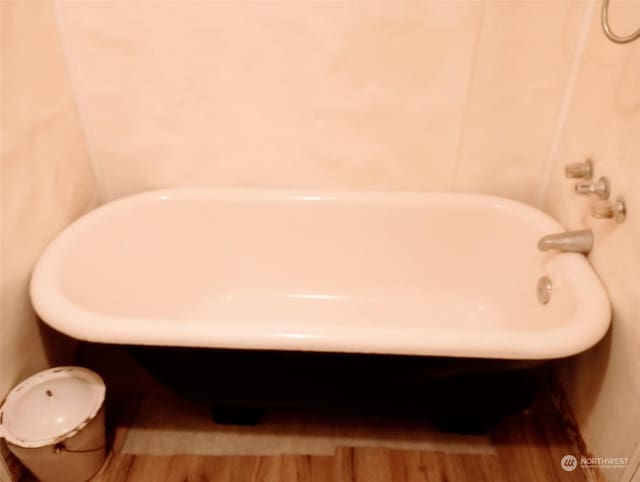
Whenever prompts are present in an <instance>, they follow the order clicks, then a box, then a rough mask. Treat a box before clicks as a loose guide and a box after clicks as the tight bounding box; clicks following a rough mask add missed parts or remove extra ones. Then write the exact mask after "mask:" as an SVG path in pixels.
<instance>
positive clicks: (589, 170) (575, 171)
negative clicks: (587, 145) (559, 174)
mask: <svg viewBox="0 0 640 482" xmlns="http://www.w3.org/2000/svg"><path fill="white" fill-rule="evenodd" d="M564 175H565V176H567V177H568V178H570V179H591V178H592V177H593V161H592V160H591V159H587V160H586V161H583V162H572V163H570V164H567V165H566V166H564Z"/></svg>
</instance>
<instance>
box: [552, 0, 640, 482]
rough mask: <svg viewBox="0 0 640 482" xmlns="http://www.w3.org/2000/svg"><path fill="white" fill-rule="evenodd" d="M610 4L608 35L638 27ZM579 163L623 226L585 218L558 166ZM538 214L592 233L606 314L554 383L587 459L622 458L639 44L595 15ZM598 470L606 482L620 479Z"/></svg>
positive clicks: (638, 351) (631, 337) (637, 248)
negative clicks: (593, 343) (620, 199)
mask: <svg viewBox="0 0 640 482" xmlns="http://www.w3.org/2000/svg"><path fill="white" fill-rule="evenodd" d="M611 5H612V10H611V20H612V23H613V24H614V25H615V26H616V30H618V31H619V32H630V31H632V30H633V29H634V28H638V26H640V2H612V4H611ZM586 157H591V158H593V160H594V162H595V165H596V170H595V174H596V177H599V176H601V175H606V176H608V177H609V178H610V179H611V183H612V196H613V197H615V196H617V195H622V196H624V197H625V198H626V201H627V206H628V217H627V220H626V221H625V222H624V224H621V225H616V224H615V222H613V221H607V220H595V219H593V218H591V216H590V215H589V205H590V203H591V201H590V200H589V199H586V198H581V197H578V196H576V195H575V194H574V193H573V192H572V188H573V183H572V182H570V181H569V180H567V179H564V177H563V174H562V168H563V165H564V163H565V162H567V161H570V160H581V159H584V158H586ZM547 208H548V210H549V211H550V212H551V213H552V214H553V215H554V216H555V217H557V218H558V219H560V220H561V221H562V222H563V223H564V224H566V225H567V226H568V227H569V228H574V229H581V228H584V227H590V228H592V229H593V231H594V234H595V247H594V249H593V251H592V253H591V255H590V256H589V258H590V260H591V262H592V264H593V266H594V268H595V269H596V271H597V272H598V274H599V275H600V277H601V279H602V281H603V282H604V284H605V286H606V287H607V290H608V292H609V296H610V298H611V302H612V305H613V312H614V316H613V325H612V330H611V333H610V335H609V336H608V337H607V338H606V339H605V340H604V342H603V343H601V344H600V345H598V346H597V347H596V348H595V349H593V350H591V351H589V352H587V353H585V354H583V355H582V356H579V357H577V358H575V359H573V360H572V361H571V362H570V363H565V364H564V365H563V366H562V380H563V384H564V385H565V388H566V390H567V392H568V394H569V398H570V402H571V405H572V406H573V408H574V410H575V411H576V414H577V416H578V418H579V421H580V424H581V427H582V429H583V435H584V436H585V438H586V439H587V442H588V445H589V446H590V447H591V449H592V450H593V452H594V454H595V455H597V456H601V457H630V456H631V454H632V452H633V450H634V447H635V446H636V445H637V444H638V443H640V41H637V42H635V43H633V44H630V45H616V44H614V43H612V42H609V41H608V40H606V38H605V37H604V35H603V34H602V31H601V30H600V26H599V25H598V18H597V17H596V18H594V19H593V24H592V26H591V30H590V33H589V37H588V42H587V45H586V49H585V51H584V55H583V58H582V60H581V63H580V69H579V71H578V76H577V82H576V85H575V90H574V92H573V93H572V103H571V108H570V110H569V114H568V117H567V122H566V125H565V128H564V131H563V134H562V137H561V142H560V146H559V150H558V153H557V156H556V162H555V164H554V172H553V173H552V176H551V182H550V186H549V193H548V199H547ZM605 472H606V474H607V477H608V478H609V479H610V480H618V479H619V477H620V476H621V473H622V471H621V470H620V469H618V470H616V469H609V470H606V471H605ZM634 480H635V479H634Z"/></svg>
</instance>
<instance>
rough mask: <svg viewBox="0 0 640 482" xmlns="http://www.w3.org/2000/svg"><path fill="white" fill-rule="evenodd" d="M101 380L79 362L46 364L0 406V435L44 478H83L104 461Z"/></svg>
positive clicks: (53, 481)
mask: <svg viewBox="0 0 640 482" xmlns="http://www.w3.org/2000/svg"><path fill="white" fill-rule="evenodd" d="M105 391H106V390H105V385H104V382H103V380H102V378H100V376H99V375H98V374H96V373H94V372H92V371H91V370H88V369H86V368H82V367H59V368H51V369H49V370H45V371H43V372H40V373H36V374H35V375H33V376H32V377H30V378H28V379H26V380H25V381H23V382H22V383H20V384H19V385H18V386H16V387H15V388H14V389H13V390H11V392H10V393H9V395H8V396H7V399H6V400H5V402H4V404H3V405H2V407H0V436H1V437H4V438H5V439H6V441H7V445H8V446H9V450H11V452H12V453H13V454H15V456H16V457H18V459H20V461H21V462H22V463H23V464H24V465H25V467H27V468H28V469H29V470H30V471H31V472H32V473H33V475H35V476H36V477H37V478H38V479H39V480H41V481H43V482H83V481H86V480H88V479H90V478H91V477H92V476H93V475H94V474H95V473H96V472H98V470H100V467H101V466H102V464H103V463H104V460H105V457H106V439H105V422H104V398H105Z"/></svg>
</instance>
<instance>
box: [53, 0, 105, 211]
mask: <svg viewBox="0 0 640 482" xmlns="http://www.w3.org/2000/svg"><path fill="white" fill-rule="evenodd" d="M51 2H52V5H53V13H54V18H55V24H56V31H57V34H58V41H59V43H60V48H61V50H62V59H63V62H64V64H65V70H66V76H67V81H68V83H69V86H70V91H71V97H72V99H73V104H74V107H75V111H76V115H77V117H78V121H79V125H80V131H81V132H82V137H83V139H84V143H85V148H86V152H87V156H88V158H89V162H90V164H91V171H92V173H93V180H94V183H95V186H96V194H97V198H98V204H102V203H103V202H105V200H106V199H109V198H108V196H107V192H106V182H105V176H104V171H103V169H102V165H101V164H100V162H99V161H98V159H97V157H96V152H95V143H94V142H93V138H92V136H91V134H90V132H89V128H88V123H87V117H86V113H85V111H84V108H83V107H82V103H81V102H80V99H79V95H80V94H79V88H78V86H77V83H76V81H75V78H76V75H74V74H76V72H75V64H74V63H73V59H72V55H71V46H70V45H69V42H68V41H67V35H65V23H64V16H63V14H62V11H61V9H60V0H51Z"/></svg>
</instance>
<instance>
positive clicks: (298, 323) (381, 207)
mask: <svg viewBox="0 0 640 482" xmlns="http://www.w3.org/2000/svg"><path fill="white" fill-rule="evenodd" d="M562 230H563V227H562V226H561V225H560V224H559V223H558V222H557V221H555V220H554V219H552V218H551V217H549V216H547V215H546V214H544V213H542V212H541V211H538V210H536V209H534V208H532V207H529V206H527V205H524V204H521V203H518V202H515V201H511V200H507V199H502V198H499V197H492V196H485V195H477V194H434V193H391V192H295V191H276V190H272V191H268V190H226V189H167V190H160V191H151V192H146V193H142V194H137V195H133V196H130V197H127V198H123V199H120V200H117V201H114V202H111V203H108V204H106V205H104V206H102V207H100V208H98V209H96V210H94V211H92V212H90V213H89V214H87V215H85V216H84V217H82V218H80V219H79V220H77V221H76V222H75V223H73V224H72V225H70V226H69V227H68V228H67V229H65V230H64V231H63V232H62V233H61V234H60V235H59V236H58V237H57V238H56V239H55V240H54V241H53V242H52V243H51V244H50V245H49V246H48V248H47V249H46V250H45V252H44V253H43V255H42V256H41V258H40V260H39V261H38V263H37V266H36V267H35V270H34V273H33V276H32V280H31V297H32V300H33V304H34V307H35V309H36V311H37V313H38V314H39V316H40V317H41V318H42V320H43V321H44V322H46V323H47V324H49V325H50V326H52V327H53V328H55V329H56V330H59V331H61V332H63V333H66V334H67V335H70V336H72V337H74V338H78V339H81V340H87V341H92V342H99V343H116V344H126V345H153V346H171V347H202V348H222V349H251V350H270V351H280V350H283V351H297V352H299V351H303V352H339V353H363V354H387V355H417V356H425V355H429V356H436V357H473V358H490V359H518V360H540V359H552V358H559V357H567V356H570V355H573V354H575V353H578V352H581V351H583V350H586V349H588V348H589V347H591V346H592V345H594V344H595V343H596V342H598V340H600V339H601V338H602V337H603V335H604V334H605V332H606V331H607V329H608V327H609V323H610V305H609V301H608V298H607V295H606V293H605V290H604V289H603V287H602V285H601V283H600V281H599V279H598V277H597V276H596V274H595V273H594V271H593V270H592V268H591V266H590V264H589V263H588V261H587V259H586V258H585V257H584V256H583V255H580V254H574V253H558V252H547V253H542V252H539V251H538V250H537V249H536V244H537V241H538V239H539V238H540V237H542V236H543V235H546V234H550V233H553V232H558V231H562ZM543 276H547V277H548V278H549V279H550V280H551V283H552V290H551V297H550V300H549V302H548V303H546V304H541V303H540V302H539V300H538V298H537V296H536V286H537V283H538V280H539V279H540V278H541V277H543Z"/></svg>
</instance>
